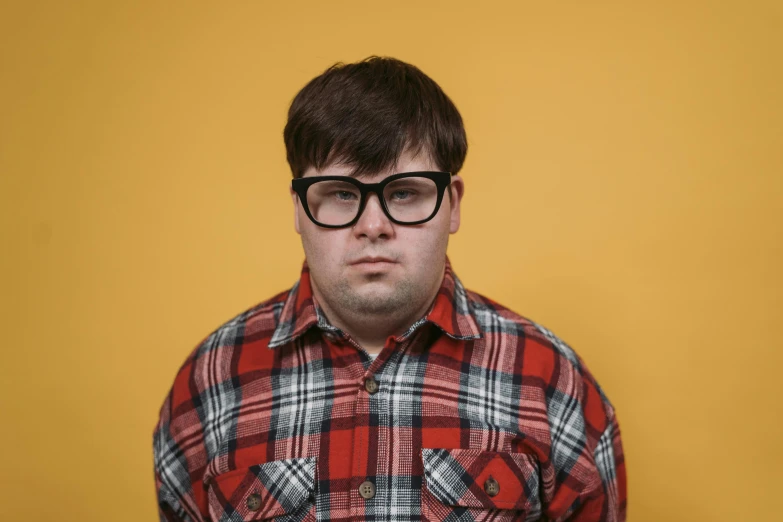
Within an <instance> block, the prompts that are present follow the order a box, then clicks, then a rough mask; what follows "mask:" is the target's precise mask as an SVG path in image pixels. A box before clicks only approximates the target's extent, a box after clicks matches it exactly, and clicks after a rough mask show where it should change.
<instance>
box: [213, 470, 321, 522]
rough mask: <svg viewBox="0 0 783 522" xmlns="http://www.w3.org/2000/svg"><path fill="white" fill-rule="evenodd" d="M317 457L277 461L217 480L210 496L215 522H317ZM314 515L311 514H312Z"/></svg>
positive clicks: (214, 479)
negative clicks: (255, 521) (309, 521)
mask: <svg viewBox="0 0 783 522" xmlns="http://www.w3.org/2000/svg"><path fill="white" fill-rule="evenodd" d="M314 494H315V457H304V458H295V459H288V460H275V461H272V462H267V463H264V464H257V465H255V466H250V467H247V468H242V469H237V470H234V471H229V472H227V473H223V474H221V475H217V476H216V477H214V478H213V479H212V481H211V483H210V486H209V491H208V493H207V495H208V500H209V514H210V518H211V519H212V520H213V521H215V522H224V521H232V522H247V521H251V520H267V519H270V518H274V517H280V518H278V519H276V520H281V521H282V520H291V521H293V520H315V516H314V511H315V510H314V506H315V502H314ZM311 511H312V513H311Z"/></svg>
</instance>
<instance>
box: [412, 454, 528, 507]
mask: <svg viewBox="0 0 783 522" xmlns="http://www.w3.org/2000/svg"><path fill="white" fill-rule="evenodd" d="M422 460H423V464H424V477H425V481H426V484H427V489H428V490H429V491H430V492H431V493H432V494H433V495H434V496H435V498H437V499H438V500H439V501H440V502H442V503H443V504H446V505H449V506H462V507H469V508H483V509H514V510H520V511H527V510H529V509H537V506H538V503H539V491H538V489H539V478H538V461H537V459H536V457H535V456H534V455H529V454H527V453H510V452H505V451H483V450H469V449H423V450H422ZM488 481H489V483H488Z"/></svg>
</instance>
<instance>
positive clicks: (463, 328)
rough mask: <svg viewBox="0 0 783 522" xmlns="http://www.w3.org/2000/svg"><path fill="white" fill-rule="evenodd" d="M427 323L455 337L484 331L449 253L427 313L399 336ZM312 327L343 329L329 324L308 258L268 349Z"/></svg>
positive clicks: (410, 332) (281, 313) (287, 300)
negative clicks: (312, 276) (313, 284)
mask: <svg viewBox="0 0 783 522" xmlns="http://www.w3.org/2000/svg"><path fill="white" fill-rule="evenodd" d="M426 322H429V323H432V324H434V325H435V326H437V327H438V328H440V329H441V330H443V332H444V333H445V334H446V335H448V336H449V337H451V338H453V339H457V340H461V341H464V340H469V339H479V338H480V337H481V330H480V328H479V326H478V321H477V320H476V317H475V316H474V315H473V311H472V309H471V306H470V303H469V301H468V296H467V292H466V291H465V287H463V286H462V283H461V282H460V280H459V278H458V277H457V275H456V274H455V273H454V271H453V269H452V268H451V262H450V261H449V258H448V256H447V257H446V269H445V272H444V274H443V281H442V282H441V286H440V289H439V290H438V293H437V295H436V296H435V300H434V302H433V303H432V306H431V307H430V309H429V311H428V312H427V314H426V315H425V316H424V317H422V318H421V319H419V320H418V321H416V322H415V323H414V324H412V325H411V327H410V328H408V330H407V331H406V332H405V333H404V334H403V335H402V336H400V338H402V339H404V338H407V337H408V336H409V335H411V334H412V333H413V332H414V331H415V330H416V329H417V328H418V327H419V326H421V325H422V324H424V323H426ZM313 326H317V327H318V328H320V329H321V330H325V331H331V332H339V331H340V330H339V329H338V328H337V327H336V326H333V325H331V324H330V323H329V321H328V320H327V318H326V314H324V312H323V309H322V308H321V307H320V306H319V305H318V303H317V301H316V299H315V296H314V295H313V290H312V287H311V286H310V268H309V267H308V266H307V260H305V261H304V262H303V263H302V273H301V275H300V277H299V280H298V281H297V282H296V283H295V284H294V286H293V287H292V288H291V290H290V291H289V292H288V296H287V297H286V300H285V302H284V304H283V309H282V311H281V312H280V318H279V320H278V323H277V327H276V328H275V331H274V332H273V333H272V338H271V339H270V341H269V348H277V347H278V346H281V345H284V344H286V343H289V342H291V341H294V340H296V339H297V338H298V337H300V336H301V335H302V334H304V333H305V332H306V331H307V330H309V329H310V328H311V327H313Z"/></svg>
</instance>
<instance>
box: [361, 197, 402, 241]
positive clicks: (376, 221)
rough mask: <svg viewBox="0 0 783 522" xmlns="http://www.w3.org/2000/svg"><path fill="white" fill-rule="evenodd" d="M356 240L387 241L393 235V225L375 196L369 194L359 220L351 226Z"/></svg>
mask: <svg viewBox="0 0 783 522" xmlns="http://www.w3.org/2000/svg"><path fill="white" fill-rule="evenodd" d="M353 233H354V234H355V235H356V237H357V238H361V237H366V238H368V239H369V240H370V241H375V240H377V239H389V238H391V237H392V236H393V235H394V223H392V222H391V221H390V220H389V217H388V216H387V215H386V214H385V213H384V212H383V208H382V207H381V201H380V200H379V199H378V195H377V194H372V193H371V194H369V195H368V196H367V201H366V203H365V204H364V209H363V210H362V213H361V215H360V216H359V220H358V221H356V223H355V224H354V225H353Z"/></svg>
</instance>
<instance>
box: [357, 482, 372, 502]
mask: <svg viewBox="0 0 783 522" xmlns="http://www.w3.org/2000/svg"><path fill="white" fill-rule="evenodd" d="M359 494H360V495H361V496H362V498H363V499H365V500H369V499H371V498H372V497H374V496H375V484H373V483H372V482H370V481H369V480H365V481H364V482H362V483H361V485H360V486H359Z"/></svg>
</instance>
